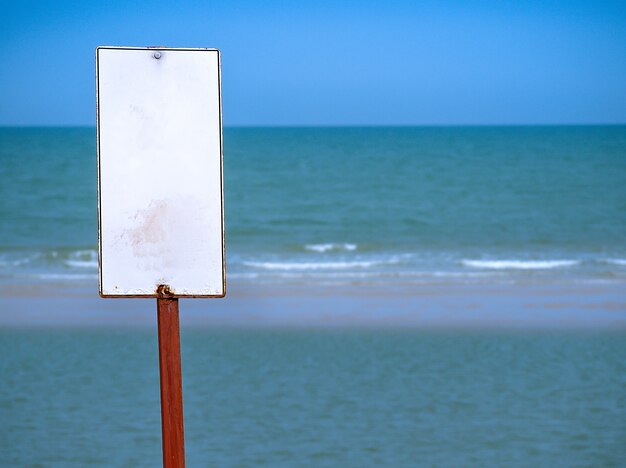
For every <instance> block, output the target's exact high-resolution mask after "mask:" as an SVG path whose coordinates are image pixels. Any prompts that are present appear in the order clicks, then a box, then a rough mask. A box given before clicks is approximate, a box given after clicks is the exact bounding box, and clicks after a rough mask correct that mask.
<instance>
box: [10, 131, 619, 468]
mask: <svg viewBox="0 0 626 468" xmlns="http://www.w3.org/2000/svg"><path fill="white" fill-rule="evenodd" d="M173 157H174V158H175V156H173ZM0 174H1V176H2V177H1V179H0V180H1V182H0V318H2V319H3V322H2V324H1V325H0V466H7V467H9V466H10V467H13V466H15V467H17V466H33V467H84V466H128V467H154V466H160V465H161V460H162V459H161V433H160V407H159V401H160V395H159V368H158V354H157V349H158V345H157V333H156V329H155V328H156V324H155V322H156V320H154V303H152V302H151V303H150V304H148V303H147V302H142V301H141V300H135V302H133V304H134V305H137V301H140V303H141V305H137V307H136V308H135V307H134V306H133V307H130V305H128V304H127V303H124V301H100V300H99V299H98V298H97V253H96V252H97V208H96V204H97V203H96V183H97V177H96V144H95V129H94V128H0ZM224 180H225V210H226V211H225V221H226V259H227V283H228V284H230V285H231V286H232V285H233V284H235V285H246V284H250V285H257V284H258V285H261V286H262V287H261V288H249V289H248V291H252V293H246V294H248V295H247V296H246V294H242V295H241V296H237V293H236V292H235V294H233V295H231V296H227V299H225V300H220V301H200V300H198V301H195V302H194V301H192V300H189V302H193V304H195V307H196V309H195V310H198V308H201V307H206V309H202V310H201V311H200V312H199V313H201V314H203V316H204V317H208V318H209V319H210V318H211V317H212V316H215V315H216V312H215V311H216V310H217V309H216V308H215V307H212V304H211V308H210V307H209V306H208V305H207V306H204V305H200V304H206V303H207V302H218V303H219V304H220V305H221V304H225V307H226V309H225V310H226V311H225V312H224V314H225V315H228V314H232V315H236V313H237V312H238V311H237V308H238V307H239V306H241V305H245V304H248V305H249V304H253V306H250V307H252V308H253V309H255V310H254V311H252V312H251V313H250V315H245V314H244V316H245V317H250V323H246V324H244V325H241V326H240V325H237V326H230V325H228V323H226V325H224V324H221V325H220V324H219V322H211V320H208V321H203V322H193V321H192V319H193V316H192V315H193V314H192V315H190V314H189V313H188V312H193V310H192V309H193V308H192V307H188V306H191V304H189V302H186V301H182V302H183V306H182V308H183V311H184V312H183V313H181V347H182V368H183V396H184V422H185V449H186V459H187V466H190V467H205V466H218V467H228V466H234V467H257V466H267V467H299V466H307V467H308V466H313V467H368V466H374V467H379V466H388V467H394V468H396V467H413V466H450V467H458V466H481V467H483V466H494V467H502V466H506V467H517V466H519V467H527V466H594V467H595V466H607V467H618V466H622V467H623V466H626V443H625V442H626V333H625V331H624V326H623V323H624V322H623V320H622V319H623V317H622V316H623V310H624V308H623V307H624V306H623V303H624V301H623V300H620V299H619V294H620V293H619V291H622V290H626V288H624V289H621V287H620V286H621V285H623V284H624V283H626V126H563V127H559V126H552V127H415V128H413V127H385V128H226V129H225V130H224ZM51 284H54V285H59V284H60V285H69V286H70V287H71V286H73V285H75V286H78V288H77V289H87V290H88V291H91V292H90V295H89V296H88V297H86V296H85V295H83V296H80V295H76V296H74V295H72V294H68V295H66V296H64V295H63V293H58V294H60V297H53V298H46V297H43V296H41V297H34V296H36V294H33V295H32V297H31V295H29V292H28V291H29V288H31V289H32V291H34V292H35V291H37V290H38V289H39V288H40V289H41V290H45V291H51V290H54V291H57V292H58V291H60V290H63V288H59V289H56V288H49V287H47V286H49V285H51ZM451 284H460V285H461V287H460V288H449V289H448V288H447V285H451ZM499 284H502V285H506V286H505V287H502V288H500V287H499V286H496V287H495V288H491V289H492V290H495V291H496V292H495V293H493V292H492V293H491V296H489V295H486V296H484V298H482V299H481V300H478V299H477V297H478V296H476V295H473V296H468V298H467V299H466V298H460V297H461V296H462V293H461V296H459V293H458V292H457V295H456V296H455V297H451V298H448V297H447V296H445V291H448V290H457V291H459V290H460V291H466V290H473V289H476V290H478V291H479V295H480V294H481V293H480V291H482V290H484V289H489V288H482V286H480V285H499ZM545 284H548V285H551V284H555V285H557V287H556V288H555V289H558V290H559V291H561V292H559V295H557V296H556V297H557V299H555V296H549V297H548V298H547V299H545V300H543V299H542V297H540V295H539V296H536V297H535V298H534V299H533V298H531V299H529V300H528V301H526V300H524V301H517V300H514V301H508V302H507V301H503V300H502V299H503V298H505V297H506V296H507V295H509V294H511V291H514V290H515V291H521V292H519V293H518V294H521V295H523V294H525V291H532V290H536V289H540V288H541V287H543V285H545ZM589 284H607V285H609V286H608V287H607V288H606V289H610V290H611V291H617V293H615V292H614V293H612V295H611V294H609V295H602V293H597V294H596V293H593V292H590V293H588V296H584V298H583V299H581V298H580V296H577V297H568V295H569V294H570V293H571V292H572V291H577V290H578V285H589ZM15 285H20V287H14V286H15ZM265 285H269V286H282V285H285V286H287V287H286V288H285V290H289V291H288V294H287V296H288V297H287V300H285V301H282V302H281V301H272V299H273V298H272V297H271V294H272V293H271V291H273V289H272V288H267V289H266V288H264V287H263V286H265ZM291 285H295V286H296V287H294V288H293V290H294V291H305V292H297V293H296V294H295V295H293V296H289V294H291V289H289V287H290V286H291ZM319 285H329V286H339V288H336V289H329V291H330V293H328V295H327V296H325V297H324V298H323V299H324V301H322V302H314V301H312V300H311V297H312V295H315V294H317V292H319V290H320V289H319V287H318V286H319ZM344 285H345V286H347V288H346V289H345V291H348V290H349V294H347V295H346V297H343V300H342V298H341V297H339V293H340V292H342V291H344V289H342V287H343V286H344ZM371 285H375V286H376V287H375V288H371V289H368V287H369V286H371ZM439 285H443V287H439ZM474 285H478V286H476V287H474ZM509 285H512V286H511V287H509ZM517 285H521V287H519V288H517ZM527 285H530V287H526V286H527ZM534 285H540V288H535V286H534ZM562 285H566V286H567V287H561V286H562ZM24 286H26V287H24ZM387 286H393V288H390V290H393V291H396V289H395V288H396V287H397V286H401V287H406V288H409V290H411V291H412V290H419V291H422V292H424V291H426V292H425V293H424V294H423V297H422V300H421V302H419V303H418V302H417V301H415V300H414V299H415V297H416V296H412V295H411V294H405V295H404V296H399V298H398V299H397V300H395V301H388V300H387V299H386V298H382V299H381V298H380V297H378V296H377V294H378V293H377V292H378V291H382V290H385V291H386V290H387V289H386V288H387ZM431 286H433V287H432V288H431ZM466 286H467V287H466ZM307 288H310V290H311V291H312V292H311V295H307V293H306V291H307ZM516 288H517V289H516ZM235 289H236V288H232V287H231V288H230V291H231V292H232V291H233V290H235ZM243 289H245V288H242V290H243ZM431 289H432V290H433V291H434V290H438V291H444V296H443V297H444V299H445V300H435V299H436V298H435V299H432V300H431V298H432V297H434V296H429V294H427V292H428V291H429V290H431ZM594 289H604V288H602V287H599V288H595V287H593V288H587V287H584V288H582V287H581V289H580V290H581V291H589V290H594ZM70 290H73V289H71V288H69V289H67V291H70ZM7 291H8V293H6V292H7ZM15 291H18V292H19V291H21V293H19V294H22V296H19V294H17V295H16V293H15ZM255 291H263V295H262V296H259V297H258V304H257V302H255V301H257V297H256V296H255ZM267 291H270V292H269V293H268V292H267ZM333 291H335V292H337V291H339V292H337V293H336V294H335V293H334V292H333ZM359 291H367V292H368V294H367V295H363V296H362V297H361V296H360V295H359ZM229 294H230V293H229ZM334 294H335V295H334ZM418 294H419V293H418ZM3 296H4V297H3ZM355 296H357V297H359V298H361V299H362V300H361V301H360V302H356V303H355V302H354V301H353V299H352V298H353V297H355ZM616 296H617V297H618V299H617V300H615V297H616ZM33 297H34V298H33ZM240 297H243V299H242V300H241V301H240V302H237V299H238V298H240ZM621 297H622V298H623V297H624V296H623V293H622V296H621ZM448 299H449V300H448ZM129 301H131V302H132V300H129ZM246 301H247V302H246ZM533 301H535V302H537V301H539V302H541V301H543V302H542V303H545V302H546V301H547V302H548V303H549V304H547V305H546V304H544V305H543V306H541V307H539V308H536V307H533ZM148 302H150V301H148ZM430 302H432V304H430V305H431V306H432V307H429V308H422V309H421V310H420V307H423V306H424V304H426V303H430ZM113 303H114V304H113ZM70 304H72V307H69V305H70ZM143 304H145V314H144V313H143V312H141V311H143V310H144V309H142V307H144V305H143ZM276 304H282V306H280V307H282V308H284V309H285V310H278V311H276V314H275V315H276V316H281V315H282V316H288V317H291V318H293V320H292V321H291V322H289V323H293V324H296V325H294V326H282V327H281V326H277V325H275V324H274V325H272V323H273V322H272V321H271V320H269V321H267V320H266V322H264V323H263V322H262V321H260V322H259V321H258V320H256V319H258V318H259V316H260V315H262V313H263V311H264V310H265V311H267V309H268V308H273V307H276ZM319 304H323V307H324V308H323V310H321V306H320V310H316V309H315V308H316V307H318V305H319ZM346 304H347V305H346ZM355 304H357V305H355ZM480 304H483V306H481V305H480ZM257 305H258V308H257ZM296 305H297V306H296ZM455 306H456V307H457V309H455V308H454V307H455ZM229 307H230V308H229ZM368 307H369V308H370V309H371V310H368ZM394 307H396V308H398V309H401V310H394V309H393V308H394ZM65 308H67V309H68V310H64V309H65ZM307 308H308V309H307ZM458 308H462V309H463V310H464V311H465V312H467V314H466V315H464V317H469V318H476V317H480V316H481V315H482V317H486V318H487V319H490V320H491V319H492V320H493V322H494V323H496V324H497V323H507V321H506V320H505V319H506V317H513V318H515V317H520V316H523V317H524V318H525V320H526V319H527V320H526V322H524V323H531V324H532V320H534V319H533V317H535V318H536V317H539V316H543V315H545V316H547V317H553V318H552V319H551V320H552V321H551V322H550V321H549V322H550V323H557V325H556V326H551V327H542V326H540V325H536V326H534V327H531V328H530V329H524V328H523V327H515V326H511V327H505V326H500V327H490V326H489V324H488V323H487V325H485V326H477V325H475V326H469V327H460V326H458V323H457V325H456V326H455V325H454V324H451V325H450V326H445V320H446V319H445V317H449V316H452V315H454V313H455V310H458ZM515 308H519V310H512V309H515ZM114 309H115V310H117V311H118V312H117V314H118V316H120V315H121V316H124V317H127V320H126V321H125V322H123V323H122V324H119V323H118V322H107V321H106V320H104V319H103V318H106V317H107V314H110V313H111V311H112V310H114ZM140 309H141V310H140ZM257 309H258V310H257ZM303 310H304V312H307V311H308V312H307V313H309V315H311V314H315V313H319V315H320V316H323V317H330V319H332V318H333V317H334V318H341V317H348V318H349V317H356V316H358V314H363V315H365V316H368V317H372V316H373V315H376V314H380V316H378V315H377V316H376V317H375V318H376V319H377V320H375V321H373V322H372V323H373V325H371V326H358V324H356V325H355V324H351V323H348V321H343V322H340V323H341V325H324V322H323V321H317V322H314V323H321V324H322V325H320V326H312V325H311V322H305V323H304V324H300V325H298V321H297V315H298V314H300V313H302V312H303ZM148 313H149V314H150V315H149V317H150V320H144V321H141V320H139V319H137V317H138V316H140V315H141V314H143V315H141V317H144V316H145V317H147V316H148ZM19 314H23V316H24V319H23V320H21V321H20V320H14V321H11V320H7V318H15V317H14V316H16V315H19ZM212 314H213V315H212ZM368 314H369V315H368ZM398 314H399V315H398ZM402 314H413V315H414V316H419V315H420V314H422V315H421V316H422V317H426V319H427V318H428V317H429V316H430V317H432V316H434V315H437V314H440V315H441V317H443V318H441V319H440V320H439V322H437V323H439V324H441V325H442V326H438V327H427V326H426V327H412V326H402V323H403V322H401V321H400V322H397V323H396V325H395V326H394V325H393V323H392V324H385V320H384V319H385V317H387V316H400V317H401V316H403V315H402ZM577 314H578V315H577ZM581 314H589V316H590V317H593V316H595V315H602V317H604V322H603V323H604V325H603V326H601V327H600V326H590V327H584V326H578V327H568V326H567V324H568V323H570V322H571V320H570V319H571V318H572V317H569V315H572V316H573V317H574V318H575V317H576V316H580V315H581ZM611 314H614V315H615V317H614V319H613V318H611ZM73 315H75V316H80V317H83V318H84V320H82V321H80V322H78V323H79V325H76V322H71V321H70V322H69V324H68V323H65V322H64V320H67V319H68V317H70V318H71V317H72V316H73ZM273 316H274V315H273ZM266 317H267V316H266ZM294 317H295V318H294ZM503 317H504V318H505V319H502V318H503ZM554 317H557V318H556V319H555V318H554ZM559 317H560V318H561V319H559ZM18 318H19V317H18ZM135 319H137V320H135ZM501 319H502V320H501ZM255 320H256V321H255ZM620 320H622V321H620ZM331 321H332V320H331ZM72 323H74V324H73V325H72ZM115 323H118V324H117V325H116V324H115ZM215 323H217V324H215ZM239 323H241V322H239ZM307 323H308V325H307ZM510 323H514V321H512V322H510ZM538 323H539V324H541V321H540V320H538ZM584 323H593V319H589V320H587V321H585V322H584ZM15 324H17V325H15ZM81 324H82V325H81ZM613 325H615V326H613Z"/></svg>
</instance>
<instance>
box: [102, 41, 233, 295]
mask: <svg viewBox="0 0 626 468" xmlns="http://www.w3.org/2000/svg"><path fill="white" fill-rule="evenodd" d="M96 69H97V72H96V74H97V78H96V82H97V133H98V243H99V262H98V263H99V280H100V281H99V282H100V295H101V296H103V297H158V296H159V295H160V294H158V293H157V289H159V287H161V291H165V292H166V294H167V295H169V296H172V297H223V296H224V294H225V268H224V204H223V183H222V180H223V177H222V122H221V90H220V56H219V51H218V50H215V49H169V48H130V47H98V48H97V49H96Z"/></svg>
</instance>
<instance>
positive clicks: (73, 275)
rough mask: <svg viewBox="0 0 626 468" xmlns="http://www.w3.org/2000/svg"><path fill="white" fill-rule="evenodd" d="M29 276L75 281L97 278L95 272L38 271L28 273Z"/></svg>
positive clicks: (41, 278)
mask: <svg viewBox="0 0 626 468" xmlns="http://www.w3.org/2000/svg"><path fill="white" fill-rule="evenodd" d="M28 277H29V278H33V279H40V280H69V281H77V280H95V279H98V275H96V274H92V275H89V274H76V273H38V274H33V275H28Z"/></svg>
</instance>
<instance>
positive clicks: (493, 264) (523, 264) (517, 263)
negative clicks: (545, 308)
mask: <svg viewBox="0 0 626 468" xmlns="http://www.w3.org/2000/svg"><path fill="white" fill-rule="evenodd" d="M579 263H580V262H579V261H578V260H461V264H462V265H463V266H467V267H471V268H486V269H493V270H547V269H551V268H564V267H570V266H574V265H578V264H579Z"/></svg>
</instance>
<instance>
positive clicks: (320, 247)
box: [304, 243, 358, 253]
mask: <svg viewBox="0 0 626 468" xmlns="http://www.w3.org/2000/svg"><path fill="white" fill-rule="evenodd" d="M357 247H358V246H357V244H332V243H328V244H306V245H305V246H304V249H305V250H310V251H312V252H319V253H324V252H332V251H345V252H352V251H354V250H356V249H357Z"/></svg>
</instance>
